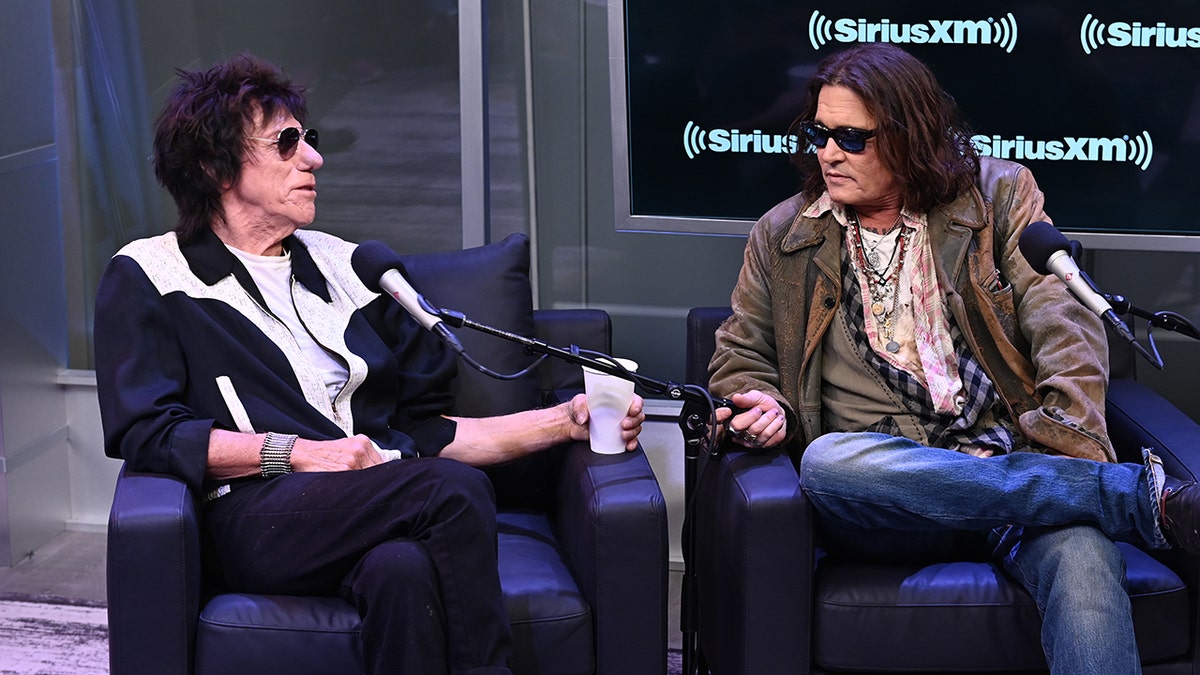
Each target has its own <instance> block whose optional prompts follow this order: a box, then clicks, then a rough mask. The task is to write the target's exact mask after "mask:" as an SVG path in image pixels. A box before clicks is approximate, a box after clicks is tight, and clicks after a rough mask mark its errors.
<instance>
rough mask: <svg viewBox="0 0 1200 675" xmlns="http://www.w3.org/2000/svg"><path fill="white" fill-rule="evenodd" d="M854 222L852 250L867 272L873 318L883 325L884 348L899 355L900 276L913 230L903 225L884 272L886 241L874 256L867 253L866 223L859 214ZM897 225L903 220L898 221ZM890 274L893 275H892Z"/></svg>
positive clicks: (864, 273) (874, 251)
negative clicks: (881, 262)
mask: <svg viewBox="0 0 1200 675" xmlns="http://www.w3.org/2000/svg"><path fill="white" fill-rule="evenodd" d="M851 218H852V219H853V220H854V228H853V229H852V230H851V234H852V235H853V236H851V241H852V242H853V244H854V245H853V246H852V248H853V249H854V262H856V263H857V266H858V267H859V269H861V270H862V271H863V276H864V277H865V278H866V281H867V294H868V295H869V296H870V298H871V307H870V309H871V315H872V316H874V317H875V320H876V321H878V322H880V324H882V328H883V331H882V333H883V339H884V341H885V345H884V348H885V349H887V350H888V352H890V353H892V354H895V353H897V352H899V351H900V343H899V342H896V340H895V338H894V332H895V326H894V325H893V321H894V319H895V318H896V312H897V310H898V309H899V306H900V288H899V287H900V272H901V270H902V269H903V268H904V259H905V253H906V252H907V248H908V237H909V228H908V227H906V226H904V225H903V224H900V225H899V228H900V231H899V233H898V234H897V236H896V247H895V248H894V249H893V250H892V256H891V258H889V259H888V262H887V265H886V266H884V268H883V270H879V269H878V259H879V257H880V256H879V255H878V251H876V249H877V248H878V247H879V245H880V244H881V243H882V241H880V242H878V243H876V244H875V246H874V247H872V248H871V250H870V252H869V253H868V251H867V250H866V246H865V244H864V242H863V237H862V223H860V222H859V220H858V214H857V213H854V212H853V211H851ZM897 223H900V219H899V218H897ZM871 254H874V255H875V260H874V261H872V260H870V258H869V257H868V256H869V255H871ZM893 261H897V262H896V268H895V269H890V268H891V266H892V262H893ZM889 270H890V273H889ZM889 301H890V304H891V307H890V308H889V307H888V304H889Z"/></svg>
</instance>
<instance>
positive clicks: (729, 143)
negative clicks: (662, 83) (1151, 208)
mask: <svg viewBox="0 0 1200 675" xmlns="http://www.w3.org/2000/svg"><path fill="white" fill-rule="evenodd" d="M798 143H799V141H798V139H797V138H796V137H795V136H793V135H791V134H767V133H763V132H762V131H759V130H758V129H755V130H754V131H752V132H749V133H746V132H744V131H739V130H737V129H707V130H706V129H702V128H701V127H699V126H697V125H696V124H695V123H694V122H690V121H689V122H688V123H686V124H685V125H684V127H683V152H684V154H686V155H687V157H688V159H696V157H697V156H699V155H700V154H701V153H704V152H713V153H746V154H768V155H770V154H792V153H794V152H795V151H796V147H797V144H798ZM971 143H972V144H973V145H974V146H975V149H976V150H978V151H979V154H981V155H985V156H988V157H998V158H1000V159H1011V160H1016V161H1028V160H1047V161H1065V162H1129V163H1130V164H1133V165H1135V166H1137V167H1139V168H1140V169H1142V170H1143V171H1145V170H1147V169H1149V168H1150V162H1151V160H1153V159H1154V141H1153V140H1152V139H1151V138H1150V132H1148V131H1143V132H1142V133H1141V134H1140V135H1137V136H1132V137H1131V136H1122V137H1120V138H1086V137H1084V138H1079V137H1075V136H1065V137H1063V138H1061V139H1050V140H1038V139H1031V138H1025V137H1024V136H1020V135H1019V136H1017V137H1016V138H1004V137H1002V136H999V135H992V136H988V135H985V134H976V135H975V136H972V137H971ZM811 149H812V148H811V147H810V148H808V150H811Z"/></svg>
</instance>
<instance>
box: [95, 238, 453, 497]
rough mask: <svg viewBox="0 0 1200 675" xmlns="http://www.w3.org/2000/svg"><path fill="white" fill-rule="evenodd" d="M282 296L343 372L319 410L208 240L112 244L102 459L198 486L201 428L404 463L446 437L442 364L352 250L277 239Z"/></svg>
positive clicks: (102, 330)
mask: <svg viewBox="0 0 1200 675" xmlns="http://www.w3.org/2000/svg"><path fill="white" fill-rule="evenodd" d="M284 245H285V246H286V247H287V248H288V250H289V251H290V253H291V258H292V284H291V285H292V299H293V302H294V303H295V308H296V312H297V314H298V315H299V316H300V318H301V320H302V321H303V322H304V325H305V326H306V327H307V328H308V330H309V332H310V333H311V334H312V336H313V337H314V339H315V340H316V341H317V342H318V343H319V344H321V345H322V346H323V347H324V348H325V349H327V350H328V351H330V352H331V353H333V354H336V355H337V358H339V359H340V360H341V361H342V362H343V365H345V366H346V368H347V370H348V371H349V379H348V382H347V383H346V385H345V387H344V388H343V390H342V391H341V392H340V393H339V394H338V395H337V396H336V397H334V398H333V399H332V400H331V399H330V396H329V394H328V392H327V391H326V388H325V385H324V383H323V381H322V378H321V376H320V374H319V373H318V372H317V371H316V369H314V368H313V367H312V366H311V365H310V364H309V363H308V361H307V360H306V359H305V358H304V357H303V355H302V353H301V351H300V349H299V347H298V346H297V345H296V342H295V340H294V339H293V338H292V335H291V333H290V332H289V331H288V329H287V328H286V327H285V326H284V324H283V323H282V322H281V321H279V319H277V318H276V317H275V316H274V315H273V314H272V313H271V312H270V311H269V310H268V309H267V304H266V302H265V301H264V300H263V298H262V295H261V293H260V292H259V290H258V288H257V287H256V286H255V284H254V282H253V281H252V280H251V278H250V274H249V272H247V271H246V269H245V267H244V266H243V265H242V264H241V262H240V261H238V260H237V258H236V257H235V256H234V255H233V254H232V253H230V252H229V250H228V249H227V248H225V246H224V244H222V243H221V241H220V240H219V239H218V238H217V236H216V235H215V234H213V233H212V232H211V231H210V230H205V231H204V233H203V234H202V235H201V236H199V237H197V238H196V240H195V241H191V242H188V243H186V244H183V245H180V243H179V241H178V239H177V238H176V236H175V235H174V234H173V233H169V234H165V235H161V236H158V237H152V238H148V239H142V240H138V241H135V242H132V243H130V244H128V245H127V246H125V247H124V248H122V249H121V250H120V251H119V252H118V253H117V254H116V255H115V256H114V257H113V259H112V260H111V261H110V262H109V264H108V267H107V268H106V269H105V272H104V276H103V278H102V279H101V281H100V287H99V290H98V292H97V298H96V319H95V348H96V384H97V389H98V393H99V398H100V413H101V419H102V422H103V426H104V447H105V453H106V454H107V455H109V456H110V457H118V458H122V459H124V460H125V461H126V462H128V464H129V467H130V468H131V469H132V470H135V471H150V472H161V473H169V474H173V475H175V476H177V477H179V478H180V479H182V480H184V481H185V482H187V483H188V484H189V485H191V486H192V487H193V488H200V487H201V486H202V485H203V482H204V471H205V465H206V461H207V455H208V439H209V433H210V431H211V430H212V429H213V428H214V427H216V428H223V429H231V430H241V431H251V430H253V431H255V432H264V431H274V432H277V433H288V434H297V435H298V436H300V437H301V438H307V439H311V440H328V439H333V438H340V437H346V436H349V435H353V434H360V433H361V434H365V435H366V436H368V437H370V438H371V439H372V440H374V441H375V442H376V443H377V444H378V445H379V446H380V447H381V448H388V449H392V450H397V451H400V452H401V453H403V454H404V455H406V456H416V455H431V454H437V453H438V452H440V450H441V449H442V448H443V447H444V446H445V445H446V444H447V443H449V441H450V440H452V439H453V436H454V425H453V423H452V422H450V421H449V420H446V419H445V418H443V417H441V415H443V414H445V413H447V412H448V411H449V407H450V403H451V400H452V399H451V395H450V389H449V385H450V382H451V380H452V379H453V377H454V375H455V372H456V362H455V360H454V357H453V354H451V353H450V352H449V351H448V350H446V349H444V348H443V347H442V345H441V343H440V342H439V341H438V340H437V339H436V338H434V337H433V336H432V335H431V334H429V333H428V332H426V331H424V330H423V329H422V328H421V327H420V326H419V325H418V324H417V323H416V322H415V321H414V320H412V319H411V318H410V317H409V316H408V315H407V314H406V313H405V312H404V310H403V309H402V308H400V307H399V306H398V305H397V304H396V303H395V302H393V301H392V300H391V298H388V297H386V296H382V295H379V294H377V293H374V292H372V291H370V290H368V289H367V288H366V287H365V286H364V285H363V283H362V282H361V281H360V280H359V279H358V277H357V276H356V275H355V273H354V271H353V269H352V268H351V266H350V256H351V254H352V253H353V252H354V249H355V245H354V244H352V243H350V242H346V241H343V240H341V239H338V238H337V237H334V236H331V235H328V234H324V233H320V232H312V231H299V232H297V233H296V234H294V235H292V236H290V237H288V238H287V239H286V240H285V241H284Z"/></svg>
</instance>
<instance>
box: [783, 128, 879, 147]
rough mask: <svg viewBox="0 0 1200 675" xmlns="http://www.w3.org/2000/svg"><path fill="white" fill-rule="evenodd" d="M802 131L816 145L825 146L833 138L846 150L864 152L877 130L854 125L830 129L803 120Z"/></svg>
mask: <svg viewBox="0 0 1200 675" xmlns="http://www.w3.org/2000/svg"><path fill="white" fill-rule="evenodd" d="M800 131H802V132H804V137H805V138H807V139H808V142H809V143H812V144H813V145H814V146H815V147H818V148H823V147H825V144H826V143H828V142H829V139H830V138H832V139H833V141H834V142H835V143H837V145H838V147H839V148H841V149H842V150H845V151H846V152H862V151H863V150H866V149H867V139H868V138H871V137H873V136H874V135H875V130H874V129H871V130H870V131H868V130H866V129H855V128H854V127H838V128H836V129H830V128H829V127H827V126H825V125H824V124H819V123H817V122H802V123H801V124H800Z"/></svg>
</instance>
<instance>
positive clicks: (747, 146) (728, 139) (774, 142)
mask: <svg viewBox="0 0 1200 675" xmlns="http://www.w3.org/2000/svg"><path fill="white" fill-rule="evenodd" d="M683 151H684V152H685V153H687V156H688V159H695V158H696V155H699V154H700V153H701V152H706V151H707V152H737V153H743V152H744V153H757V154H791V153H793V152H795V151H796V137H795V136H793V135H791V134H764V133H763V132H761V131H759V130H758V129H755V130H754V131H752V132H750V133H746V132H743V131H738V130H737V129H709V130H707V131H705V130H704V129H701V128H700V127H698V126H696V125H695V124H694V123H692V122H690V121H689V122H688V123H687V124H685V125H684V127H683Z"/></svg>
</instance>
